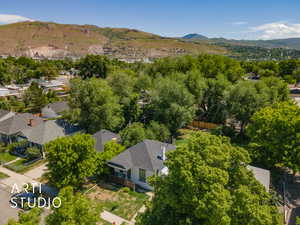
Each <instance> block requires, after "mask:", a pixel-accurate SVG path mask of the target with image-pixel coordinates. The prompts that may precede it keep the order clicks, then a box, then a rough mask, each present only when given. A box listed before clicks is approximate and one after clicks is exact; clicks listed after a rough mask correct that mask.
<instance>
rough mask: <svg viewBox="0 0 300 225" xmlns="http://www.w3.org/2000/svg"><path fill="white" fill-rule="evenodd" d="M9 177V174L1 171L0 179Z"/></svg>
mask: <svg viewBox="0 0 300 225" xmlns="http://www.w3.org/2000/svg"><path fill="white" fill-rule="evenodd" d="M7 177H9V176H8V175H7V174H5V173H2V172H0V180H1V179H4V178H7Z"/></svg>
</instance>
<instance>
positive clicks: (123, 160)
mask: <svg viewBox="0 0 300 225" xmlns="http://www.w3.org/2000/svg"><path fill="white" fill-rule="evenodd" d="M162 146H165V148H166V152H168V151H171V150H175V149H176V146H175V145H171V144H167V143H163V142H159V141H153V140H148V139H146V140H144V141H142V142H140V143H138V144H136V145H134V146H132V147H130V148H128V149H127V150H125V151H124V152H122V153H121V154H119V155H117V156H116V157H114V158H113V159H111V160H110V161H109V163H111V164H113V165H118V166H121V167H123V168H125V169H129V168H132V167H138V168H141V169H145V170H148V171H154V172H155V171H156V170H160V169H162V168H163V167H164V165H163V160H162V159H161V157H160V156H161V155H162Z"/></svg>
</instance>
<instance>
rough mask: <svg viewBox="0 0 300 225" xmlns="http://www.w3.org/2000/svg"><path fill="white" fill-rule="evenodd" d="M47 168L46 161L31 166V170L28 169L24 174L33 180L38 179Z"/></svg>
mask: <svg viewBox="0 0 300 225" xmlns="http://www.w3.org/2000/svg"><path fill="white" fill-rule="evenodd" d="M47 170H48V168H47V166H46V163H44V164H42V165H40V166H38V167H36V168H33V169H31V170H29V171H28V172H26V173H24V175H25V176H27V177H30V178H32V179H34V180H37V179H39V178H40V177H42V175H43V174H44V173H45V172H46V171H47Z"/></svg>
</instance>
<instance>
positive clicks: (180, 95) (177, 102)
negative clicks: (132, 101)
mask: <svg viewBox="0 0 300 225" xmlns="http://www.w3.org/2000/svg"><path fill="white" fill-rule="evenodd" d="M194 103H195V99H194V96H193V95H192V94H191V93H190V92H189V91H188V90H187V88H186V87H185V86H184V85H183V84H181V83H179V82H177V81H174V80H170V79H158V80H156V84H155V85H154V87H153V88H152V90H151V92H150V104H149V105H148V107H149V111H150V115H149V117H150V118H152V119H153V120H155V121H158V122H160V123H162V124H165V125H166V126H167V127H168V129H169V130H170V132H171V134H172V135H175V134H176V132H177V130H178V129H179V128H182V127H183V126H185V125H186V124H188V123H189V122H191V121H192V120H193V119H194V116H195V106H194Z"/></svg>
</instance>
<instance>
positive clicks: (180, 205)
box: [138, 132, 282, 225]
mask: <svg viewBox="0 0 300 225" xmlns="http://www.w3.org/2000/svg"><path fill="white" fill-rule="evenodd" d="M167 158H168V159H167V162H166V166H167V167H168V168H169V174H168V176H162V177H161V176H160V177H158V176H156V177H153V178H152V180H151V184H152V185H153V186H154V188H155V189H154V192H155V196H154V199H153V201H152V202H151V203H150V204H149V206H148V209H147V211H146V212H145V213H144V214H142V215H141V216H140V218H139V220H138V224H141V225H148V224H149V225H152V224H165V225H168V224H170V225H175V224H178V225H181V224H182V225H187V224H191V225H192V224H206V225H215V224H222V225H226V224H228V225H230V224H243V225H279V224H282V222H281V220H280V216H279V213H278V212H277V208H276V207H275V206H273V205H272V204H271V203H270V202H271V197H270V196H269V194H268V193H267V192H266V191H265V189H264V187H263V186H262V185H261V184H259V183H258V181H256V179H255V178H254V176H253V174H252V173H251V172H250V171H249V170H248V169H247V167H246V165H247V163H249V155H248V154H247V152H246V151H245V150H243V149H241V148H237V147H233V146H232V145H231V144H230V142H229V141H228V139H227V138H225V137H217V136H214V135H210V134H207V133H204V132H197V133H194V134H193V135H192V136H191V137H190V138H189V139H188V141H187V144H185V145H181V146H180V147H179V148H178V149H177V150H176V151H174V152H171V153H170V154H168V156H167Z"/></svg>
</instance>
